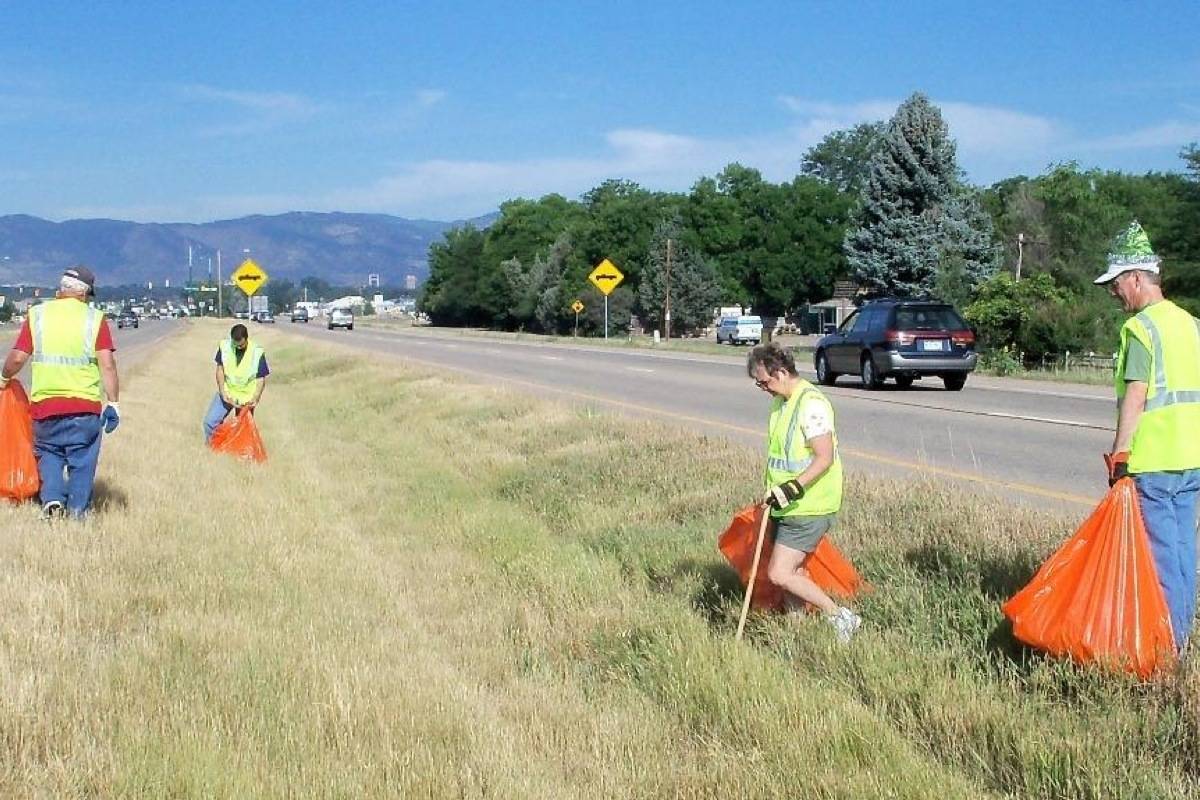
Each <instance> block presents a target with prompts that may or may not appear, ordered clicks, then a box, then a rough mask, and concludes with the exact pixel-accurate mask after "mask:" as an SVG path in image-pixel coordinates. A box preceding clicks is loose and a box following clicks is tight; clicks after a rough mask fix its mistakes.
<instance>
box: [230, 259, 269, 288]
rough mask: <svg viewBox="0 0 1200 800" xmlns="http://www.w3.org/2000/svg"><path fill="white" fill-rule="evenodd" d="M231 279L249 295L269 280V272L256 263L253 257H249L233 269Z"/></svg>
mask: <svg viewBox="0 0 1200 800" xmlns="http://www.w3.org/2000/svg"><path fill="white" fill-rule="evenodd" d="M229 279H230V280H232V281H233V283H234V285H235V286H237V287H238V288H239V289H241V290H242V291H243V292H245V293H246V296H247V297H249V296H250V295H252V294H254V293H255V292H257V291H258V290H259V289H261V288H262V287H263V284H264V283H266V282H267V273H266V271H265V270H263V268H262V267H260V266H259V265H258V264H255V263H254V261H253V259H249V258H247V259H246V260H245V261H243V262H242V263H241V266H239V267H238V268H237V269H235V270H234V271H233V274H232V275H230V276H229Z"/></svg>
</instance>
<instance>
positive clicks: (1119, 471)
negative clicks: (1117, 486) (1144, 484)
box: [1104, 450, 1129, 486]
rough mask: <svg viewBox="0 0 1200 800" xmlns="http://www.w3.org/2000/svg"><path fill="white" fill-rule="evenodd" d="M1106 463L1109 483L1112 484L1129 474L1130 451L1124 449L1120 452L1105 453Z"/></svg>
mask: <svg viewBox="0 0 1200 800" xmlns="http://www.w3.org/2000/svg"><path fill="white" fill-rule="evenodd" d="M1104 465H1105V466H1106V467H1108V485H1109V486H1112V485H1113V484H1114V483H1116V482H1117V481H1119V480H1121V478H1125V477H1128V475H1129V451H1128V450H1122V451H1121V452H1119V453H1105V454H1104Z"/></svg>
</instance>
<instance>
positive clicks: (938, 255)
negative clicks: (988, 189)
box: [844, 92, 997, 295]
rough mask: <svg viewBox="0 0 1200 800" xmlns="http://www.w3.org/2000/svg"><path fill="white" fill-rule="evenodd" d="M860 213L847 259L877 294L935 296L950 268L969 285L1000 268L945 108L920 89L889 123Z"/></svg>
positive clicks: (847, 240)
mask: <svg viewBox="0 0 1200 800" xmlns="http://www.w3.org/2000/svg"><path fill="white" fill-rule="evenodd" d="M856 217H857V218H856V224H855V225H854V226H853V227H852V228H851V229H850V231H848V232H847V234H846V238H845V240H844V247H845V252H846V257H847V259H848V261H849V264H850V270H851V273H852V274H853V275H854V277H855V278H856V279H857V280H858V281H859V283H861V284H863V285H864V286H865V287H867V288H868V289H869V290H871V291H872V292H874V293H877V294H895V295H922V294H929V293H931V292H933V291H934V290H935V288H936V287H937V285H938V282H939V274H940V273H941V271H942V270H943V267H946V268H950V269H953V270H954V271H955V273H956V274H957V275H958V276H959V279H960V280H962V281H965V283H966V284H967V285H969V286H974V285H976V284H978V283H979V281H981V280H984V279H986V278H987V277H988V276H990V275H991V274H992V273H994V272H995V270H996V266H997V253H996V251H995V249H994V248H993V247H992V242H991V225H990V221H989V220H988V219H987V217H986V215H985V214H983V213H982V210H981V209H980V207H979V204H978V202H977V201H976V200H975V199H974V197H973V196H971V195H970V194H969V192H968V190H967V188H966V187H965V186H963V184H962V183H961V182H960V180H959V170H958V164H957V161H956V158H955V148H954V140H953V139H951V138H950V131H949V129H948V128H947V127H946V123H945V121H944V120H943V119H942V114H941V112H940V111H939V110H938V108H937V107H936V106H934V105H933V104H932V103H931V102H929V98H927V97H926V96H925V95H923V94H921V93H919V92H918V93H916V94H914V95H913V96H912V97H910V98H908V99H907V100H905V101H904V102H903V103H901V105H900V107H899V108H898V109H896V114H895V116H893V117H892V119H891V120H890V121H889V122H888V125H887V130H886V131H885V133H884V135H883V137H882V139H881V141H880V143H879V147H878V149H877V150H876V152H875V155H874V156H873V157H872V159H871V169H870V175H869V177H868V178H867V182H866V184H865V185H864V186H863V190H862V195H861V201H860V204H859V210H858V213H857V215H856Z"/></svg>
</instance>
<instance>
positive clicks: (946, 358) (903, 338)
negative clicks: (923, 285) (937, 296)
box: [813, 298, 978, 392]
mask: <svg viewBox="0 0 1200 800" xmlns="http://www.w3.org/2000/svg"><path fill="white" fill-rule="evenodd" d="M977 360H978V356H977V354H976V353H975V332H974V331H972V330H971V327H970V326H969V325H967V323H966V322H964V321H963V318H962V317H961V316H960V315H959V313H958V312H957V311H955V310H954V306H952V305H950V304H948V303H942V302H939V301H936V300H905V299H894V298H892V299H887V300H875V301H872V302H869V303H867V304H865V305H863V306H862V308H860V309H858V311H856V312H854V313H853V314H851V315H850V316H849V317H847V318H846V320H845V321H844V322H843V323H842V325H841V327H840V328H838V329H837V331H836V332H835V333H831V334H829V335H828V336H825V337H822V338H821V340H820V341H818V342H817V349H816V352H815V353H814V354H813V361H814V366H815V367H816V370H817V380H818V381H819V382H820V383H823V384H825V385H826V386H832V385H833V382H834V381H836V380H837V379H838V376H840V375H858V376H860V377H861V378H862V383H863V386H864V387H865V388H867V389H878V388H880V387H881V386H882V385H883V382H884V381H885V380H887V379H888V378H895V380H896V385H897V386H899V387H901V388H908V387H909V386H912V383H913V381H915V380H918V379H920V378H925V377H937V378H941V379H942V382H943V383H944V384H945V385H946V389H948V390H949V391H951V392H957V391H961V390H962V388H963V386H964V385H965V384H966V382H967V375H969V374H970V373H971V372H972V371H973V370H974V369H975V364H976V361H977Z"/></svg>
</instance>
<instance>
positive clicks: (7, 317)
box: [0, 297, 17, 322]
mask: <svg viewBox="0 0 1200 800" xmlns="http://www.w3.org/2000/svg"><path fill="white" fill-rule="evenodd" d="M16 313H17V307H16V306H14V305H13V302H12V300H9V299H8V298H7V297H6V298H4V304H3V305H0V322H11V321H12V318H13V315H14V314H16Z"/></svg>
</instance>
